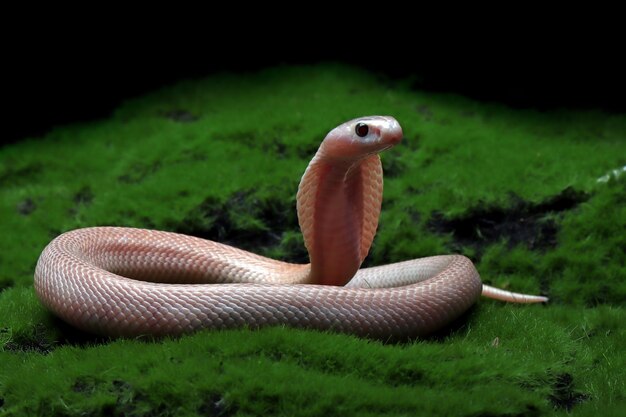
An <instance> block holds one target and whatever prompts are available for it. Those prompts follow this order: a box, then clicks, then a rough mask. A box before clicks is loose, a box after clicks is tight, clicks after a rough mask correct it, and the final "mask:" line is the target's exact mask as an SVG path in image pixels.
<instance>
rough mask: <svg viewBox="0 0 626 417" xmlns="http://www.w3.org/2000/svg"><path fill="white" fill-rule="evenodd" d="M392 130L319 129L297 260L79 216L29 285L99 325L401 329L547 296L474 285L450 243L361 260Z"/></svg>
mask: <svg viewBox="0 0 626 417" xmlns="http://www.w3.org/2000/svg"><path fill="white" fill-rule="evenodd" d="M402 139H403V132H402V128H401V126H400V124H399V122H398V121H397V120H396V119H395V118H393V117H391V116H367V117H359V118H356V119H353V120H350V121H347V122H345V123H343V124H341V125H339V126H337V127H336V128H334V129H332V130H330V132H329V133H328V134H327V135H326V137H325V138H324V140H323V141H322V142H321V144H320V146H319V148H318V150H317V152H316V153H315V155H314V157H313V159H312V160H311V161H310V163H309V165H308V167H307V168H306V170H305V172H304V175H303V176H302V178H301V180H300V184H299V187H298V192H297V198H296V206H297V214H298V223H299V226H300V229H301V231H302V235H303V239H304V244H305V246H306V249H307V251H308V254H309V260H310V262H309V263H308V264H294V263H289V262H284V261H280V260H275V259H270V258H267V257H263V256H260V255H258V254H255V253H252V252H248V251H244V250H242V249H238V248H235V247H233V246H229V245H226V244H221V243H218V242H214V241H210V240H205V239H201V238H198V237H193V236H188V235H183V234H179V233H174V232H167V231H158V230H149V229H140V228H131V227H113V226H98V227H87V228H81V229H75V230H70V231H68V232H65V233H62V234H60V235H59V236H57V237H56V238H54V239H53V240H52V241H51V242H50V243H49V244H48V245H47V246H46V247H45V248H44V250H43V251H42V253H41V255H40V257H39V259H38V261H37V265H36V268H35V274H34V288H35V292H36V294H37V296H38V298H39V299H40V301H41V302H42V304H43V305H44V306H45V307H46V308H47V309H49V310H50V311H51V312H52V313H53V314H54V315H56V316H58V317H59V318H61V319H62V320H63V321H65V322H67V323H69V324H70V325H72V326H74V327H76V328H78V329H79V330H81V331H84V332H88V333H93V334H98V335H103V336H110V337H140V336H175V335H181V334H185V333H191V332H195V331H198V330H201V329H214V330H218V329H232V328H249V329H257V328H260V327H265V326H285V327H295V328H305V329H317V330H322V331H330V332H341V333H348V334H353V335H356V336H359V337H366V338H378V339H397V338H413V337H421V336H426V335H429V334H431V333H433V332H436V331H438V330H440V329H442V328H445V327H446V326H447V325H449V324H450V323H452V322H453V321H454V320H456V319H458V318H459V317H460V316H461V315H462V314H463V313H464V312H466V311H467V310H468V309H469V308H470V307H471V306H472V305H473V304H474V303H475V302H476V301H477V300H478V298H479V297H480V296H481V295H483V296H486V297H490V298H495V299H499V300H503V301H509V302H517V303H542V302H546V301H548V299H547V298H546V297H543V296H537V295H527V294H521V293H514V292H510V291H505V290H503V289H498V288H495V287H491V286H488V285H483V284H482V282H481V279H480V276H479V274H478V272H477V270H476V268H475V266H474V264H473V263H472V261H471V260H470V259H469V258H467V257H465V256H463V255H458V254H452V255H438V256H430V257H425V258H417V259H411V260H406V261H403V262H398V263H391V264H387V265H380V266H374V267H369V268H361V264H362V262H363V261H364V259H365V257H366V256H367V254H368V252H369V250H370V248H371V245H372V242H373V239H374V236H375V234H376V230H377V228H378V220H379V216H380V212H381V206H382V196H383V169H382V164H381V159H380V155H379V154H380V153H381V152H382V151H384V150H386V149H389V148H391V147H393V146H395V145H397V144H398V143H400V142H401V140H402Z"/></svg>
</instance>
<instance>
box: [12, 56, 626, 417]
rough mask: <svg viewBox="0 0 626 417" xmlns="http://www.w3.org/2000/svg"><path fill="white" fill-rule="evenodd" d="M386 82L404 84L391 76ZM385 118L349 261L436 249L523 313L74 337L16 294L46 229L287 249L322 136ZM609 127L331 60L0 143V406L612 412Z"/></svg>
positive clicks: (229, 411) (496, 310) (622, 296)
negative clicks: (380, 180)
mask: <svg viewBox="0 0 626 417" xmlns="http://www.w3.org/2000/svg"><path fill="white" fill-rule="evenodd" d="M407 84H408V83H407ZM369 114H390V115H393V116H394V117H396V118H397V119H398V120H399V121H400V123H401V124H402V126H403V129H404V132H405V140H404V141H403V143H402V144H401V145H399V146H397V147H396V148H394V149H392V150H390V151H388V152H386V153H385V154H383V156H382V158H383V164H384V168H385V173H386V177H385V198H384V202H383V213H382V216H381V222H380V227H379V233H378V236H377V237H376V239H375V242H374V246H373V248H372V251H371V253H370V256H369V257H368V259H367V260H366V264H367V265H378V264H385V263H389V262H394V261H400V260H404V259H409V258H415V257H421V256H429V255H435V254H442V253H450V252H460V253H464V254H466V255H467V256H469V257H471V258H473V259H474V260H475V261H476V263H477V268H478V270H479V271H480V273H481V275H482V277H483V280H484V281H485V282H487V283H492V284H494V285H496V286H499V287H502V288H507V289H512V290H516V291H522V292H529V293H543V294H546V295H548V296H549V297H550V299H551V301H550V303H549V304H548V305H546V306H511V305H505V304H501V303H497V302H493V301H488V300H483V301H481V302H480V303H479V304H478V305H477V306H476V307H474V308H473V309H472V310H471V311H469V312H468V313H467V314H466V315H465V316H463V317H462V318H461V319H460V320H458V321H457V322H456V323H455V324H454V325H453V326H451V327H449V328H447V329H444V330H443V331H442V332H440V333H439V334H437V335H433V336H432V337H430V338H427V339H424V340H416V341H411V342H407V343H402V344H388V343H385V342H384V341H371V340H361V339H358V338H355V337H351V336H345V335H338V334H332V333H319V332H314V331H302V330H294V329H287V328H269V329H262V330H258V331H250V330H246V329H238V330H232V331H223V332H201V333H198V334H195V335H189V336H185V337H181V338H179V339H175V340H170V339H166V340H142V339H137V340H115V341H112V340H108V339H106V338H96V337H92V336H90V335H85V334H81V333H80V332H77V331H75V330H74V329H72V328H69V327H68V326H66V325H64V324H63V323H61V322H60V321H58V320H57V319H55V318H53V317H52V316H51V315H50V314H49V313H48V312H47V311H45V310H44V308H43V307H42V306H41V305H40V304H39V302H38V300H37V299H36V296H35V293H34V291H33V288H32V275H33V271H34V267H35V263H36V261H37V257H38V255H39V253H40V252H41V250H42V249H43V247H44V246H45V245H46V244H47V243H48V242H49V241H50V240H51V239H52V238H53V237H54V236H56V235H58V234H59V233H61V232H63V231H66V230H69V229H74V228H78V227H85V226H95V225H119V226H136V227H147V228H155V229H161V230H171V231H178V232H182V233H187V234H193V235H197V236H202V237H205V238H209V239H214V240H219V241H222V242H226V243H229V244H232V245H234V246H238V247H242V248H244V249H248V250H252V251H255V252H257V253H260V254H263V255H266V256H271V257H274V258H277V259H284V260H290V261H294V262H304V261H305V260H306V252H305V251H304V249H303V244H302V238H301V236H300V234H299V232H298V226H297V219H296V215H295V191H296V189H297V185H298V181H299V178H300V176H301V175H302V172H303V171H304V168H305V167H306V165H307V163H308V161H309V159H310V158H311V156H312V155H313V153H314V152H315V150H316V149H317V146H318V145H319V142H320V141H321V139H322V138H323V137H324V135H325V134H326V133H327V132H328V130H330V129H331V128H333V127H334V126H336V125H337V124H339V123H342V122H344V121H345V120H348V119H351V118H354V117H358V116H361V115H369ZM625 164H626V117H625V116H623V115H607V114H603V113H600V112H571V111H553V112H537V111H530V110H512V109H509V108H506V107H503V106H500V105H497V104H484V103H478V102H474V101H470V100H467V99H464V98H461V97H457V96H452V95H442V94H431V93H423V92H419V91H412V90H411V89H410V88H409V87H408V86H407V85H405V83H402V82H395V81H389V80H385V79H380V78H378V77H376V76H374V75H372V74H370V73H366V72H363V71H360V70H357V69H354V68H349V67H343V66H333V65H324V66H317V67H295V68H293V67H285V68H278V69H271V70H266V71H263V72H260V73H258V74H254V75H248V76H245V77H243V76H234V75H221V76H214V77H211V78H207V79H204V80H196V81H188V82H183V83H180V84H177V85H175V86H173V87H170V88H166V89H163V90H161V91H158V92H155V93H154V94H151V95H149V96H145V97H143V98H140V99H136V100H133V101H130V102H128V103H126V104H125V105H123V106H122V107H120V108H119V109H118V110H117V111H116V112H115V113H114V114H113V115H112V116H111V117H110V118H108V119H106V120H100V121H96V122H91V123H84V124H80V125H72V126H66V127H60V128H57V129H55V130H53V131H52V132H50V133H49V134H47V135H46V136H45V137H43V138H38V139H29V140H25V141H23V142H21V143H17V144H13V145H10V146H6V147H4V148H0V186H1V188H0V196H1V199H0V415H7V416H18V415H46V416H47V415H50V416H57V415H59V416H61V415H68V416H69V415H127V416H169V415H172V416H174V415H176V416H178V415H199V416H235V415H241V416H247V415H303V416H306V415H311V416H313V415H324V416H332V415H341V416H347V415H358V416H368V415H372V416H374V415H386V416H392V415H393V416H395V415H398V416H403V415H406V416H409V415H442V416H443V415H455V416H465V415H467V416H478V415H489V416H513V415H519V416H522V415H523V416H526V415H528V416H530V415H540V414H544V413H546V412H554V413H555V414H563V415H565V414H568V413H569V414H571V415H593V416H596V415H602V416H608V415H619V413H620V412H623V409H626V398H625V394H624V392H626V387H625V386H624V385H625V382H624V381H625V378H624V377H625V372H624V369H626V359H625V355H624V346H626V331H625V330H624V326H623V325H622V324H623V323H624V321H625V320H626V313H625V311H624V301H625V300H626V280H625V279H624V277H626V254H625V252H626V250H625V249H626V233H624V230H626V187H625V186H624V185H625V184H626V175H621V176H617V175H610V176H609V177H608V178H605V179H606V180H607V181H604V180H603V181H598V178H601V177H602V176H604V175H606V174H607V173H609V172H611V171H612V170H614V169H617V168H621V167H623V166H624V165H625Z"/></svg>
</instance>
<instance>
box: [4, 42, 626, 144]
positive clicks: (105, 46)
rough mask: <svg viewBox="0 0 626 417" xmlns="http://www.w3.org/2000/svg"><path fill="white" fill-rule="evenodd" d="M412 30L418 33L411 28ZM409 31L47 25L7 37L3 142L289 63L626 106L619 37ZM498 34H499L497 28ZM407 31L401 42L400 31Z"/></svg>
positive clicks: (529, 97) (519, 100) (582, 104)
mask: <svg viewBox="0 0 626 417" xmlns="http://www.w3.org/2000/svg"><path fill="white" fill-rule="evenodd" d="M408 35H410V32H409V34H408ZM408 35H407V33H404V34H403V35H402V36H400V35H398V39H396V41H394V39H393V37H392V38H391V39H385V41H384V42H383V41H380V42H374V43H372V41H371V40H359V39H358V38H356V39H353V40H351V41H350V42H343V43H341V44H337V43H336V42H333V41H332V39H331V40H330V41H329V40H326V41H325V42H321V41H319V39H317V40H316V39H314V40H313V41H309V42H305V41H302V40H295V41H293V42H295V43H293V44H290V43H289V34H288V33H284V34H280V36H272V37H263V36H260V37H256V38H255V37H249V36H247V37H245V38H244V40H243V41H240V42H237V43H232V42H225V41H224V40H222V39H221V38H220V37H219V36H216V34H215V32H212V33H210V34H209V33H208V34H205V35H203V34H202V33H201V32H200V33H198V32H196V33H193V34H190V35H188V36H172V37H170V36H169V34H168V33H167V32H166V33H165V34H161V35H158V36H155V35H153V34H150V33H147V34H146V35H145V36H144V37H142V36H133V37H132V38H127V37H125V36H121V37H120V36H118V37H115V38H109V37H108V36H101V37H99V39H98V40H94V39H90V38H82V37H81V34H80V32H76V33H71V32H70V33H69V34H68V33H66V34H65V35H64V36H55V35H54V34H51V35H50V36H47V35H45V34H44V35H41V34H40V35H39V36H38V37H37V38H35V39H34V40H30V41H27V42H21V43H19V44H15V45H8V47H7V49H5V51H4V56H3V62H4V64H3V67H4V70H3V73H4V74H3V75H2V76H1V80H2V81H1V89H2V95H1V97H2V106H3V108H4V110H3V111H2V112H3V113H4V116H3V120H4V126H3V129H2V132H3V133H2V141H3V142H5V143H6V142H16V141H19V140H20V139H22V138H25V137H32V136H41V135H43V134H45V132H47V131H48V130H49V129H51V128H52V127H54V126H55V125H60V124H65V123H71V122H75V121H84V120H91V119H97V118H102V117H106V116H107V115H108V114H110V113H111V111H112V110H114V109H115V107H116V106H118V105H119V103H120V102H121V101H123V100H124V99H127V98H130V97H134V96H137V95H141V94H143V93H145V92H148V91H151V90H154V89H156V88H158V87H160V86H163V85H167V84H171V83H174V82H176V81H177V80H181V79H188V78H195V77H202V76H206V75H210V74H212V73H215V72H221V71H231V72H238V73H241V74H242V76H245V74H246V73H248V72H251V71H256V70H258V69H261V68H264V67H268V66H275V65H285V64H286V65H288V64H314V63H318V62H328V61H330V62H343V63H347V64H352V65H356V66H360V67H364V68H367V69H370V70H372V71H374V72H376V73H380V74H382V75H384V76H387V77H390V78H392V79H393V78H401V79H405V78H410V79H412V80H414V81H413V86H414V88H416V89H424V90H432V91H443V92H452V93H457V94H462V95H466V96H469V97H472V98H474V99H478V100H484V101H495V102H501V103H504V104H506V105H508V106H511V107H515V108H534V109H538V110H539V111H545V110H551V109H560V108H568V109H598V110H601V111H608V112H624V111H626V105H625V104H624V93H625V88H624V87H625V83H624V74H625V72H624V69H625V66H624V63H622V62H620V61H621V58H620V56H621V54H622V53H623V50H622V51H621V52H620V48H623V45H620V42H618V43H617V45H616V46H613V45H612V43H611V42H606V41H605V40H604V39H594V40H593V41H591V42H587V43H586V44H585V43H581V41H582V40H584V39H582V40H581V38H568V37H567V36H563V37H558V38H556V39H551V40H550V41H546V40H544V39H535V40H534V41H528V42H527V41H526V40H524V39H522V40H517V41H515V42H509V41H508V40H505V39H502V40H501V42H497V41H496V42H490V43H486V42H484V41H483V40H481V39H477V38H473V37H471V38H467V39H466V38H465V37H464V36H461V35H457V36H456V37H454V38H453V39H452V40H451V41H447V42H442V43H437V44H433V43H431V42H429V41H428V38H427V37H424V35H423V34H421V35H419V36H418V35H414V37H413V38H411V36H408ZM495 38H496V40H497V36H496V37H495ZM400 39H402V41H400Z"/></svg>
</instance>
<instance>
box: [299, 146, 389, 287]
mask: <svg viewBox="0 0 626 417" xmlns="http://www.w3.org/2000/svg"><path fill="white" fill-rule="evenodd" d="M381 200H382V167H381V164H380V158H379V157H378V155H370V156H366V157H364V158H360V159H358V160H336V159H329V158H325V156H324V154H323V150H322V149H320V151H318V153H317V154H316V155H315V157H314V158H313V160H312V161H311V163H310V164H309V166H308V167H307V170H306V171H305V173H304V175H303V177H302V180H301V181H300V187H299V189H298V196H297V205H298V220H299V223H300V228H301V230H302V233H303V236H304V242H305V245H306V248H307V250H308V252H309V258H310V260H311V270H310V276H309V279H308V281H309V282H311V283H316V284H324V285H344V284H345V283H346V282H348V281H349V280H350V279H351V278H352V277H353V276H354V274H355V273H356V272H357V271H358V269H359V268H360V266H361V263H362V262H363V259H364V258H365V256H366V255H367V252H368V251H369V248H370V246H371V244H372V240H373V238H374V234H375V232H376V227H377V225H378V216H379V214H380V205H381Z"/></svg>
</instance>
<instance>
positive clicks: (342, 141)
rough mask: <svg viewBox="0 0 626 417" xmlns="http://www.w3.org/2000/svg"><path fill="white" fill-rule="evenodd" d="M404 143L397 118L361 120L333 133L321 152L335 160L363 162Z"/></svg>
mask: <svg viewBox="0 0 626 417" xmlns="http://www.w3.org/2000/svg"><path fill="white" fill-rule="evenodd" d="M401 140H402V128H401V127H400V124H399V123H398V121H397V120H396V119H394V118H393V117H391V116H367V117H359V118H356V119H353V120H350V121H348V122H346V123H344V124H342V125H339V126H337V127H336V128H334V129H333V130H331V131H330V132H329V133H328V135H326V138H325V139H324V142H322V145H321V147H320V151H322V152H323V155H324V156H325V157H327V158H332V159H344V160H353V159H361V158H363V157H366V156H368V155H372V154H375V153H379V152H382V151H384V150H385V149H388V148H391V147H392V146H394V145H396V144H398V143H400V141H401Z"/></svg>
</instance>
